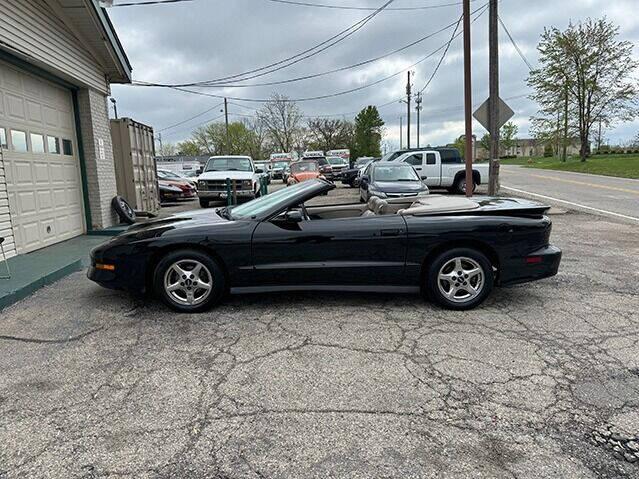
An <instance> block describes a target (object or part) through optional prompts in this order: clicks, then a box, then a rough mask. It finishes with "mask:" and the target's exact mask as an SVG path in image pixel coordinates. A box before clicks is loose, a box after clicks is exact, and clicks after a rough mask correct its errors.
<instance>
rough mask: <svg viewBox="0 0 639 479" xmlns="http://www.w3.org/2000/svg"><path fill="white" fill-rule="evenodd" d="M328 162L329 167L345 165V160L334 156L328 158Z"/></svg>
mask: <svg viewBox="0 0 639 479" xmlns="http://www.w3.org/2000/svg"><path fill="white" fill-rule="evenodd" d="M328 162H329V163H330V164H331V165H336V166H339V165H345V164H346V160H345V159H344V158H340V157H336V156H334V157H332V158H329V159H328Z"/></svg>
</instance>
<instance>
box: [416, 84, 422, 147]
mask: <svg viewBox="0 0 639 479" xmlns="http://www.w3.org/2000/svg"><path fill="white" fill-rule="evenodd" d="M415 105H416V106H415V110H417V148H419V127H420V125H419V123H420V112H421V111H422V92H421V91H418V92H417V97H416V98H415Z"/></svg>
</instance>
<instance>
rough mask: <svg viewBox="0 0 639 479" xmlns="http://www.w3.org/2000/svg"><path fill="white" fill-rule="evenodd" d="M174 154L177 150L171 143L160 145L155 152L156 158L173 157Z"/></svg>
mask: <svg viewBox="0 0 639 479" xmlns="http://www.w3.org/2000/svg"><path fill="white" fill-rule="evenodd" d="M176 153H177V149H176V148H175V145H174V144H173V143H162V146H160V147H159V148H158V149H157V151H156V154H157V155H158V156H173V155H175V154H176Z"/></svg>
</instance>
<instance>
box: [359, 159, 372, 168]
mask: <svg viewBox="0 0 639 479" xmlns="http://www.w3.org/2000/svg"><path fill="white" fill-rule="evenodd" d="M371 161H373V159H372V158H360V159H359V160H357V161H356V162H355V166H357V167H360V166H365V165H368V164H369V163H370V162H371Z"/></svg>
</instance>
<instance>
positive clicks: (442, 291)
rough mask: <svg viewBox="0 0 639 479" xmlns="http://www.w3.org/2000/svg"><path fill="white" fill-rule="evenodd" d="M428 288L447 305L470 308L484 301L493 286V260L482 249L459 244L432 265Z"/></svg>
mask: <svg viewBox="0 0 639 479" xmlns="http://www.w3.org/2000/svg"><path fill="white" fill-rule="evenodd" d="M424 279H425V285H424V286H425V290H426V294H427V295H428V297H429V298H430V299H431V300H433V301H435V302H437V303H438V304H440V305H441V306H443V307H445V308H447V309H455V310H466V309H472V308H474V307H476V306H478V305H479V304H481V303H482V302H483V301H484V300H485V299H486V297H487V296H488V295H489V294H490V292H491V291H492V289H493V284H494V275H493V267H492V264H491V262H490V260H489V259H488V258H487V257H486V255H484V254H483V253H481V252H480V251H477V250H474V249H471V248H455V249H452V250H450V251H447V252H445V253H442V254H440V255H439V256H438V257H437V258H435V260H434V261H433V262H432V263H431V264H430V265H428V270H427V272H426V277H425V278H424Z"/></svg>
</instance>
